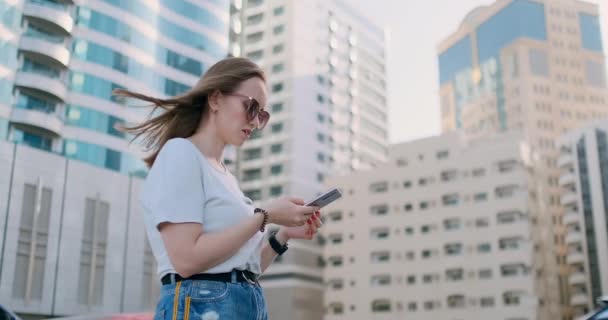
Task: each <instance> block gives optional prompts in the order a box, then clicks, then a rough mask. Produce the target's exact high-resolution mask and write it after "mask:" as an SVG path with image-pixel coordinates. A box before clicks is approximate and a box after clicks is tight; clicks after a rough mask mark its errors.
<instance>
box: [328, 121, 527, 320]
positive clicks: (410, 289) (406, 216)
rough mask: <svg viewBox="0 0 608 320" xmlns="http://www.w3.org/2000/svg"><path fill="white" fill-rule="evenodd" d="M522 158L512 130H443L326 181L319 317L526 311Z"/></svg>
mask: <svg viewBox="0 0 608 320" xmlns="http://www.w3.org/2000/svg"><path fill="white" fill-rule="evenodd" d="M530 157H531V154H530V152H529V149H528V147H527V145H526V144H525V143H523V142H522V136H521V135H520V134H518V133H509V134H502V135H497V136H494V137H491V138H487V139H482V140H479V141H476V142H474V143H466V142H465V140H464V139H462V137H461V136H459V135H458V134H455V133H452V134H445V135H442V136H437V137H431V138H425V139H421V140H417V141H412V142H407V143H402V144H398V145H394V146H392V147H391V149H390V157H389V162H388V163H387V164H385V165H383V166H382V167H381V168H376V169H373V170H370V171H366V172H357V173H352V174H348V175H344V176H338V177H332V178H330V179H328V181H327V184H328V186H335V187H338V188H340V189H341V190H342V191H343V194H344V197H343V198H342V199H341V200H339V201H337V202H336V203H334V204H332V205H331V207H330V208H329V209H327V210H326V211H325V212H324V218H325V226H324V227H323V228H322V234H323V236H324V238H325V246H324V251H323V256H324V260H325V262H326V267H325V269H324V273H323V275H324V279H325V286H326V287H325V312H326V315H325V317H324V319H326V320H333V319H349V320H350V319H361V320H363V319H365V320H368V319H445V320H452V319H453V320H456V319H467V320H472V319H501V320H502V319H504V320H507V319H522V320H523V319H528V320H534V319H537V316H538V314H537V311H538V304H539V298H538V295H537V294H536V292H535V288H534V280H535V278H536V277H537V274H536V271H535V269H534V268H533V264H534V261H533V256H534V255H533V253H534V251H535V250H536V249H535V246H534V243H533V241H532V238H531V234H530V233H531V230H532V228H531V226H532V224H533V223H534V221H533V220H531V217H530V215H529V209H528V182H527V176H528V175H527V171H528V170H530V165H529V162H530Z"/></svg>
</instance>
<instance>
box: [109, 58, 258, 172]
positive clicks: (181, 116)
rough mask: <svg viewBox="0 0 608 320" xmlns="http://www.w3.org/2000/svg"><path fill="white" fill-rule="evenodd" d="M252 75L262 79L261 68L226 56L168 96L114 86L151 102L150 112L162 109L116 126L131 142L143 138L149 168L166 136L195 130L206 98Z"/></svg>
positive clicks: (120, 92) (121, 92)
mask: <svg viewBox="0 0 608 320" xmlns="http://www.w3.org/2000/svg"><path fill="white" fill-rule="evenodd" d="M253 77H258V78H260V79H262V80H263V81H266V78H265V76H264V71H262V69H260V67H259V66H257V65H256V64H255V63H253V62H252V61H250V60H248V59H245V58H226V59H223V60H221V61H219V62H217V63H216V64H214V65H213V66H211V68H209V69H208V70H207V71H206V72H205V74H204V75H203V76H202V77H201V79H200V80H199V81H198V82H197V83H196V84H195V85H194V87H192V88H191V89H190V90H188V91H186V92H185V93H183V94H181V95H178V96H175V97H172V98H167V99H159V98H155V97H150V96H147V95H143V94H140V93H136V92H132V91H128V90H125V89H115V90H114V91H113V94H115V95H118V96H123V97H128V98H135V99H139V100H143V101H147V102H151V103H152V105H153V106H154V109H152V111H151V113H150V114H154V112H155V111H156V110H157V109H158V108H162V109H164V110H165V111H164V112H162V113H161V114H160V115H158V116H155V117H152V118H150V119H148V120H146V121H144V122H143V123H140V124H138V125H135V126H132V127H127V126H119V127H118V129H119V130H120V131H123V132H126V133H130V134H133V135H134V137H133V139H132V140H131V142H133V141H134V140H136V139H137V138H139V137H143V140H142V144H143V145H144V147H145V149H146V151H152V153H151V154H150V155H149V156H148V157H146V158H144V159H143V160H144V162H145V163H146V165H147V166H148V167H152V165H153V164H154V160H155V159H156V156H157V155H158V152H159V151H160V149H161V148H162V147H163V146H164V145H165V143H166V142H167V141H168V140H169V139H172V138H178V137H179V138H187V137H189V136H191V135H193V134H194V133H195V131H196V129H197V128H198V125H199V123H200V121H201V120H202V119H203V117H205V116H206V115H207V113H208V110H209V103H208V98H209V97H210V96H211V95H212V94H213V93H214V92H216V91H219V92H223V93H231V92H234V91H235V90H236V89H237V88H238V86H239V85H240V84H241V83H242V82H243V81H246V80H248V79H251V78H253Z"/></svg>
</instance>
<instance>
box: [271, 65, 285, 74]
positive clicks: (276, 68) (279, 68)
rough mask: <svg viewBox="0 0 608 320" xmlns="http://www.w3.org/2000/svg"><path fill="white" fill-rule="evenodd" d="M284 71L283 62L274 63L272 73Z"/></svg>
mask: <svg viewBox="0 0 608 320" xmlns="http://www.w3.org/2000/svg"><path fill="white" fill-rule="evenodd" d="M281 71H283V64H282V63H277V64H274V65H272V73H279V72H281Z"/></svg>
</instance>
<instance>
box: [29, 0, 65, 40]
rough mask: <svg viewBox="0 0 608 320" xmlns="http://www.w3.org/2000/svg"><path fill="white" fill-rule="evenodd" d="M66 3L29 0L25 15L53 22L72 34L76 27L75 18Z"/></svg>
mask: <svg viewBox="0 0 608 320" xmlns="http://www.w3.org/2000/svg"><path fill="white" fill-rule="evenodd" d="M69 9H70V7H69V6H68V5H65V4H59V3H54V2H50V1H44V0H29V1H27V2H26V3H25V6H24V8H23V15H24V16H26V17H29V18H33V19H36V20H39V21H41V22H46V23H50V24H53V25H55V26H57V27H59V28H60V29H62V30H63V31H64V32H66V33H68V34H70V33H71V32H72V29H74V18H72V15H71V14H70V12H69Z"/></svg>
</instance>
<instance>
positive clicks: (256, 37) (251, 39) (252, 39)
mask: <svg viewBox="0 0 608 320" xmlns="http://www.w3.org/2000/svg"><path fill="white" fill-rule="evenodd" d="M262 38H264V32H262V31H260V32H256V33H252V34H249V35H247V38H246V40H247V44H254V43H258V42H260V41H262Z"/></svg>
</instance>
